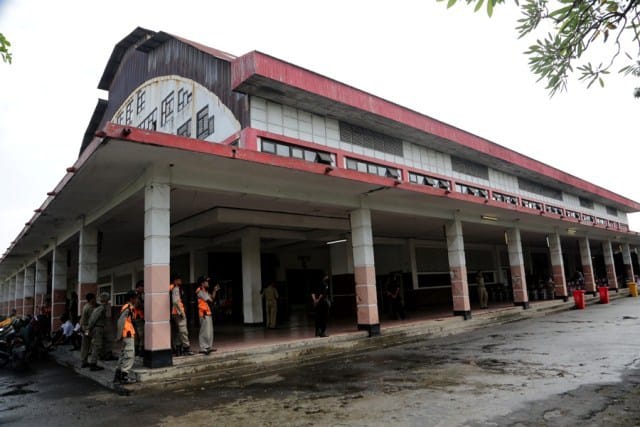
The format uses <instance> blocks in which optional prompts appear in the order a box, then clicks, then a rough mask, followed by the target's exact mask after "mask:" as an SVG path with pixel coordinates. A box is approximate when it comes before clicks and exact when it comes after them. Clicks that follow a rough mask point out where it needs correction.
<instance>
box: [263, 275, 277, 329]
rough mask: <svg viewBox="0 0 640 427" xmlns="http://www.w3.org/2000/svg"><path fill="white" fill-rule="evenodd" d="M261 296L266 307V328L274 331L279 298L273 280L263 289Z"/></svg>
mask: <svg viewBox="0 0 640 427" xmlns="http://www.w3.org/2000/svg"><path fill="white" fill-rule="evenodd" d="M262 296H263V297H264V301H265V305H266V307H267V328H269V329H275V328H276V324H277V320H278V298H280V295H278V289H277V288H276V282H274V281H273V280H272V281H271V282H269V285H268V286H267V287H266V288H265V289H263V291H262Z"/></svg>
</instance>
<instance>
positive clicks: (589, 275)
mask: <svg viewBox="0 0 640 427" xmlns="http://www.w3.org/2000/svg"><path fill="white" fill-rule="evenodd" d="M582 274H583V276H584V290H585V292H588V293H592V292H596V281H595V280H594V278H593V270H592V268H591V266H590V265H583V266H582Z"/></svg>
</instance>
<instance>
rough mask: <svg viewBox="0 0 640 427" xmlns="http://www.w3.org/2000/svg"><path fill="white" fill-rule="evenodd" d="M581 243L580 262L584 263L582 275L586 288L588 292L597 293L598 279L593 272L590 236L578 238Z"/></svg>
mask: <svg viewBox="0 0 640 427" xmlns="http://www.w3.org/2000/svg"><path fill="white" fill-rule="evenodd" d="M578 244H579V245H580V263H581V264H582V275H583V276H584V290H585V292H588V293H593V294H594V295H595V293H596V281H595V277H594V274H593V261H592V259H591V244H590V243H589V238H588V237H582V238H580V239H579V240H578Z"/></svg>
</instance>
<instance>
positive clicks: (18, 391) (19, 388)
mask: <svg viewBox="0 0 640 427" xmlns="http://www.w3.org/2000/svg"><path fill="white" fill-rule="evenodd" d="M30 385H33V382H27V383H22V384H8V385H7V386H6V389H8V390H7V391H5V392H2V393H0V396H2V397H7V396H20V395H22V394H31V393H37V392H38V391H37V390H29V389H27V388H26V387H28V386H30Z"/></svg>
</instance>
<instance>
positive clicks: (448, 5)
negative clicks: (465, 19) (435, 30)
mask: <svg viewBox="0 0 640 427" xmlns="http://www.w3.org/2000/svg"><path fill="white" fill-rule="evenodd" d="M456 1H457V0H449V2H448V3H447V9H449V8H450V7H451V6H453V5H454V4H456Z"/></svg>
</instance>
